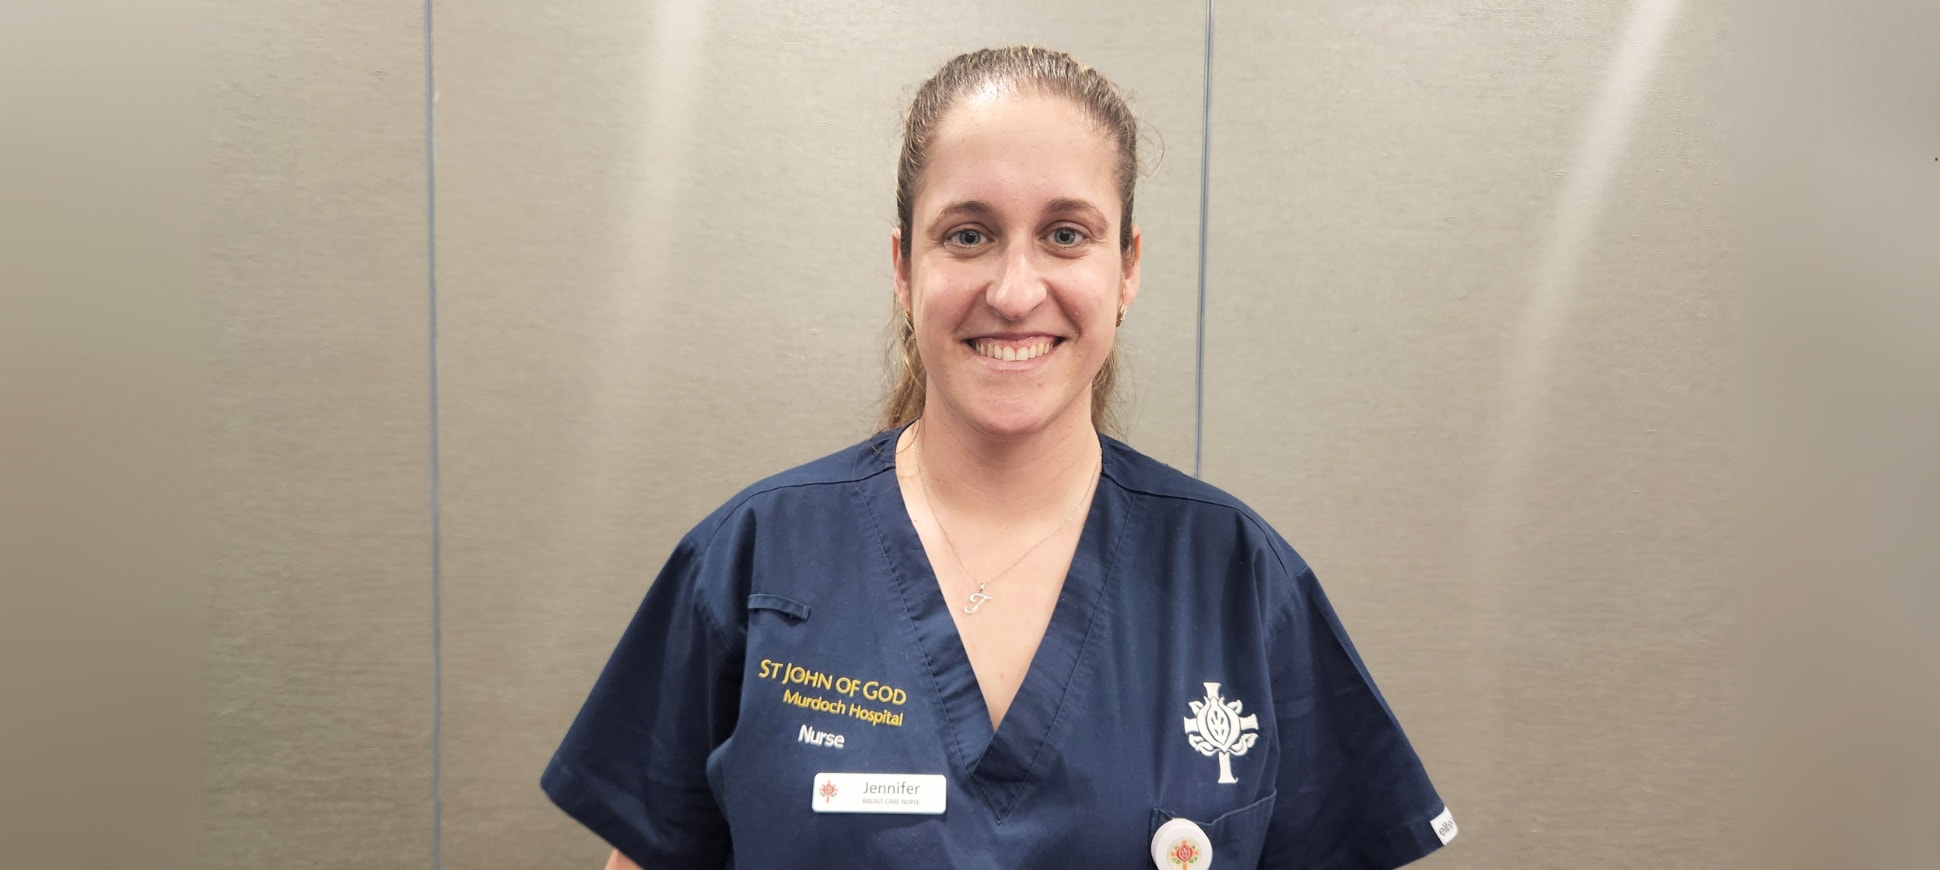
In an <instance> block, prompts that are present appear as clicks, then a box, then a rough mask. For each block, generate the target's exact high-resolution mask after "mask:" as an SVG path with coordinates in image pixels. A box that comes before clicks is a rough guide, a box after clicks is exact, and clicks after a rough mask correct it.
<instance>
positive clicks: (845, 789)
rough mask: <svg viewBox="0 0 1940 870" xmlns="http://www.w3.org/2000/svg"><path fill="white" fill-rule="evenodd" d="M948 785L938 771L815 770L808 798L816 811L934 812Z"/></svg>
mask: <svg viewBox="0 0 1940 870" xmlns="http://www.w3.org/2000/svg"><path fill="white" fill-rule="evenodd" d="M949 788H950V786H949V782H948V780H945V779H944V778H943V777H942V775H940V774H922V773H818V774H816V775H815V791H814V793H813V794H811V795H810V796H809V800H810V801H811V804H810V806H811V807H813V808H814V810H815V811H816V812H818V813H916V814H919V815H937V814H939V813H941V812H943V804H944V802H945V799H946V798H947V796H948V792H949Z"/></svg>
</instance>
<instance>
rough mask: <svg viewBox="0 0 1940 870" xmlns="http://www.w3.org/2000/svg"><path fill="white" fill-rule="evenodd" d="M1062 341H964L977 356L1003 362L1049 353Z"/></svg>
mask: <svg viewBox="0 0 1940 870" xmlns="http://www.w3.org/2000/svg"><path fill="white" fill-rule="evenodd" d="M1062 341H1063V339H1057V338H1034V339H1030V340H1028V341H998V340H996V339H983V340H979V341H970V342H966V344H968V345H970V349H971V350H974V351H976V352H977V355H978V356H982V357H989V358H990V359H994V360H1002V361H1004V362H1022V361H1024V360H1033V359H1037V358H1038V357H1041V356H1043V355H1045V354H1047V353H1050V352H1051V349H1052V348H1054V347H1057V346H1058V344H1059V343H1060V342H1062Z"/></svg>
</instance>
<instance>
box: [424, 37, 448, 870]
mask: <svg viewBox="0 0 1940 870" xmlns="http://www.w3.org/2000/svg"><path fill="white" fill-rule="evenodd" d="M437 95H438V93H437V89H436V81H435V79H434V67H433V65H432V63H431V0H424V216H425V246H424V249H425V289H426V302H427V305H428V312H429V316H428V317H427V318H426V320H427V322H428V323H429V327H430V329H429V333H430V338H429V349H430V360H429V372H430V378H429V381H430V395H429V401H430V420H431V475H430V477H431V481H430V485H431V492H430V500H431V867H432V870H440V868H442V867H443V866H444V818H445V810H444V794H443V792H444V781H443V773H444V770H443V754H444V650H443V639H444V637H443V636H444V624H443V619H442V614H441V612H440V605H441V604H442V597H443V590H442V588H441V585H442V584H441V581H442V580H443V565H442V560H441V558H440V557H441V555H442V553H443V540H442V538H441V537H440V534H439V533H440V531H441V529H440V524H439V511H438V506H439V493H438V160H437V140H436V138H435V133H436V130H437V126H436V124H435V123H434V120H435V117H434V114H433V105H434V103H435V102H436V100H437Z"/></svg>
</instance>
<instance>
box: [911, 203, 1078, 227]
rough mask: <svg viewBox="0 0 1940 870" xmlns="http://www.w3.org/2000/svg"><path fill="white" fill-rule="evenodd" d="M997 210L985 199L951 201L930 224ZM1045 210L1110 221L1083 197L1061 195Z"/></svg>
mask: <svg viewBox="0 0 1940 870" xmlns="http://www.w3.org/2000/svg"><path fill="white" fill-rule="evenodd" d="M996 211H997V210H996V209H994V208H991V207H990V203H987V202H984V201H983V200H978V199H966V200H962V201H960V202H953V203H950V204H949V205H946V206H944V207H943V210H942V211H940V212H937V214H936V220H934V221H931V222H930V226H931V227H935V226H936V225H937V224H940V223H942V222H943V221H945V220H947V219H949V218H953V217H958V216H961V215H972V216H977V217H982V216H986V215H990V214H994V213H996ZM1045 211H1046V212H1047V213H1050V214H1068V213H1071V212H1077V213H1079V214H1082V215H1084V216H1085V217H1088V218H1090V219H1092V220H1094V221H1097V222H1098V223H1099V224H1101V225H1104V224H1109V223H1110V221H1107V220H1106V219H1105V213H1104V212H1103V211H1102V210H1100V209H1099V208H1098V207H1097V206H1095V205H1092V204H1091V203H1090V202H1088V201H1086V200H1082V199H1073V198H1071V197H1059V198H1057V199H1054V200H1051V202H1050V204H1049V205H1048V206H1047V207H1046V208H1045Z"/></svg>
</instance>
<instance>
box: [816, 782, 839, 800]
mask: <svg viewBox="0 0 1940 870" xmlns="http://www.w3.org/2000/svg"><path fill="white" fill-rule="evenodd" d="M815 792H816V794H819V795H821V796H822V803H828V802H829V801H830V800H832V799H834V797H835V780H832V779H825V780H822V787H821V788H818V789H816V790H815Z"/></svg>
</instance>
